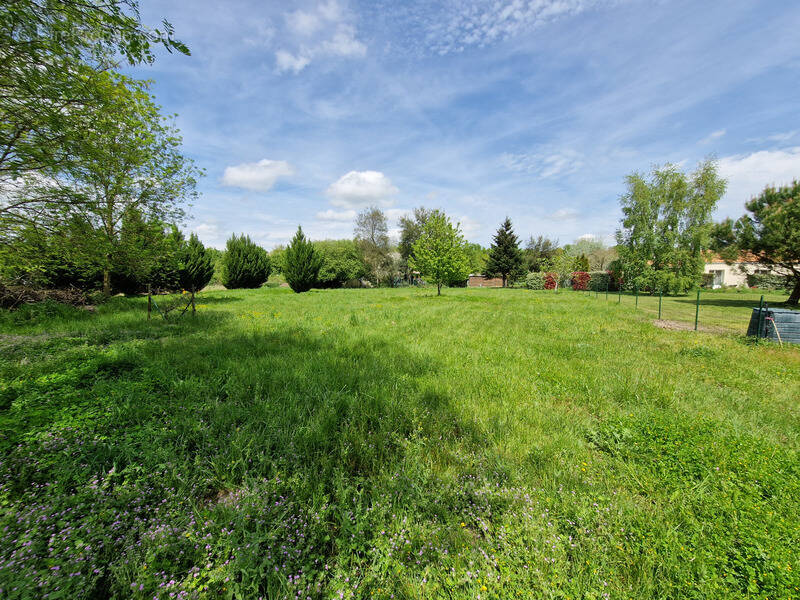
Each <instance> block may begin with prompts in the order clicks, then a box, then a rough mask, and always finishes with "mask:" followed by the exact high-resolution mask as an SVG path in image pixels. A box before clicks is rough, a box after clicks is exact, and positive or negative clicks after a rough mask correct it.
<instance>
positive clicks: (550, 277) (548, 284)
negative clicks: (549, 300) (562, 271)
mask: <svg viewBox="0 0 800 600" xmlns="http://www.w3.org/2000/svg"><path fill="white" fill-rule="evenodd" d="M557 283H558V273H545V275H544V289H546V290H554V289H556V285H557Z"/></svg>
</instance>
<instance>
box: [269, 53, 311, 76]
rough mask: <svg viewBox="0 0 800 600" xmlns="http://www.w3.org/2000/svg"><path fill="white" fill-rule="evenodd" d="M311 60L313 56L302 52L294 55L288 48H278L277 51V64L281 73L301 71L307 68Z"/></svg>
mask: <svg viewBox="0 0 800 600" xmlns="http://www.w3.org/2000/svg"><path fill="white" fill-rule="evenodd" d="M310 62H311V57H309V56H303V55H301V54H298V55H294V54H292V53H291V52H287V51H286V50H278V51H277V52H276V53H275V65H276V66H277V67H278V71H279V72H280V73H283V72H285V71H292V72H293V73H299V72H300V71H302V70H303V69H305V68H306V67H307V66H308V64H309V63H310Z"/></svg>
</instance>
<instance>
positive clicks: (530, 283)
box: [525, 272, 544, 290]
mask: <svg viewBox="0 0 800 600" xmlns="http://www.w3.org/2000/svg"><path fill="white" fill-rule="evenodd" d="M525 287H526V288H528V289H529V290H543V289H544V273H540V272H534V273H528V275H527V276H526V277H525Z"/></svg>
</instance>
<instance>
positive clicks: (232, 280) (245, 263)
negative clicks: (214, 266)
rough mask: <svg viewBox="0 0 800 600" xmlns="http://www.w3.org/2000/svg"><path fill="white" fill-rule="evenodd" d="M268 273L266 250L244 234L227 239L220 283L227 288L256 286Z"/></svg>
mask: <svg viewBox="0 0 800 600" xmlns="http://www.w3.org/2000/svg"><path fill="white" fill-rule="evenodd" d="M269 273H270V261H269V256H268V255H267V251H266V250H264V249H263V248H262V247H261V246H259V245H257V244H255V243H254V242H253V241H252V240H251V239H250V238H249V237H248V236H246V235H244V234H243V235H241V236H239V237H237V236H235V235H234V236H232V237H231V239H229V240H228V243H227V244H226V247H225V258H224V259H223V263H222V285H224V286H225V287H226V288H228V289H229V290H233V289H239V288H250V289H252V288H258V287H261V286H262V285H263V284H264V282H266V281H267V279H269Z"/></svg>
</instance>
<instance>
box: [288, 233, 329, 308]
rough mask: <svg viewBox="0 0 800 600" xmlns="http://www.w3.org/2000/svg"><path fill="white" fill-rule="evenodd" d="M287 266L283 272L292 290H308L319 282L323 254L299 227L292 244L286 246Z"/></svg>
mask: <svg viewBox="0 0 800 600" xmlns="http://www.w3.org/2000/svg"><path fill="white" fill-rule="evenodd" d="M284 258H285V260H286V268H285V270H284V272H283V275H284V277H286V282H287V283H288V284H289V287H291V288H292V291H294V292H297V293H298V294H299V293H301V292H307V291H308V290H310V289H311V288H312V286H314V284H316V283H317V277H318V276H319V271H320V269H321V268H322V262H323V261H322V255H321V254H320V252H319V251H318V250H317V249H316V248H315V247H314V244H312V243H311V241H309V240H308V239H306V236H305V235H304V234H303V228H302V227H298V228H297V233H296V234H295V235H294V237H293V238H292V242H291V244H289V246H288V247H287V248H286V253H285V257H284Z"/></svg>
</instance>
